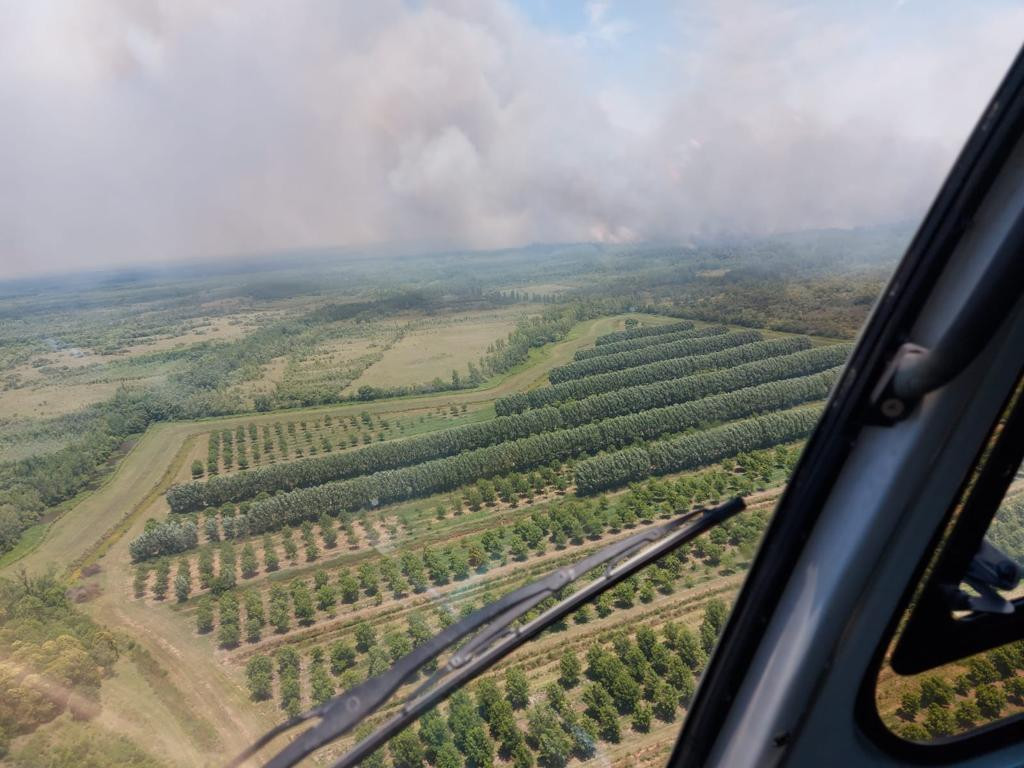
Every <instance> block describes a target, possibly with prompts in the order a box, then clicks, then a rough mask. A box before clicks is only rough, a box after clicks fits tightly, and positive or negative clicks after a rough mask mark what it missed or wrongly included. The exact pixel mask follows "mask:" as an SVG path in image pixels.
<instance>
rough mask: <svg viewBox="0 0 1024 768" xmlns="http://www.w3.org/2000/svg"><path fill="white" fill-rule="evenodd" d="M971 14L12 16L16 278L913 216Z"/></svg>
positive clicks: (505, 8)
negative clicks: (298, 254)
mask: <svg viewBox="0 0 1024 768" xmlns="http://www.w3.org/2000/svg"><path fill="white" fill-rule="evenodd" d="M1022 31H1024V6H1022V5H1021V4H1020V3H1011V2H996V1H993V2H985V3H982V2H976V1H975V0H962V1H961V2H953V1H952V0H929V1H928V2H925V1H924V0H895V1H892V0H887V1H886V2H879V1H877V0H860V1H857V2H848V3H838V2H836V3H832V2H816V1H812V0H805V1H804V2H793V1H791V0H757V1H754V0H751V1H750V2H739V1H738V0H703V1H700V0H693V1H692V2H682V1H680V2H667V1H666V0H631V1H627V0H591V1H590V2H582V1H581V2H572V1H571V0H518V1H514V0H436V2H435V1H432V0H374V2H362V1H361V0H330V1H329V0H288V1H287V2H281V0H219V1H216V2H215V1H213V0H32V1H31V2H25V0H0V277H12V276H20V275H28V274H34V273H42V272H72V271H78V270H82V269H91V268H95V267H106V266H112V265H128V264H133V265H134V264H159V263H165V262H173V261H176V260H180V259H203V258H213V257H218V258H219V257H223V256H225V255H232V254H245V253H253V252H267V251H274V250H279V249H296V248H306V247H323V246H335V245H337V246H352V247H362V246H366V247H370V246H379V245H384V244H387V245H391V246H394V247H398V248H408V249H416V250H429V249H438V248H459V249H487V248H496V247H509V246H516V245H523V244H528V243H534V242H580V241H599V242H611V243H629V242H641V241H647V240H659V241H664V240H671V241H679V242H686V241H688V240H690V239H692V238H695V237H713V236H715V235H719V234H762V233H772V232H780V231H792V230H798V229H805V228H817V227H851V226H870V225H876V224H889V223H895V222H906V221H908V220H909V221H914V220H916V219H918V218H919V217H920V216H921V215H922V214H923V212H924V211H925V210H926V208H927V206H928V204H929V203H930V202H931V199H932V197H933V196H934V194H935V191H936V189H937V187H938V185H939V184H940V183H941V181H942V179H943V177H944V175H945V173H946V172H947V170H948V168H949V166H950V164H951V163H952V161H953V160H954V158H955V156H956V153H957V151H958V150H959V148H960V146H961V145H962V143H963V141H964V139H965V138H966V136H967V135H968V133H969V131H970V129H971V127H972V126H973V124H974V122H975V121H976V119H977V116H978V114H979V113H980V111H981V110H982V109H983V107H984V105H985V103H986V102H987V101H988V99H989V98H990V97H991V94H992V92H993V90H994V89H995V87H996V85H997V84H998V82H999V79H1000V78H1001V77H1002V75H1003V73H1004V72H1005V70H1006V68H1007V66H1008V65H1009V63H1010V62H1011V60H1012V58H1013V57H1014V55H1016V53H1017V50H1018V49H1019V47H1020V45H1021V42H1022V37H1024V35H1022Z"/></svg>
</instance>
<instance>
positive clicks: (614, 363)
mask: <svg viewBox="0 0 1024 768" xmlns="http://www.w3.org/2000/svg"><path fill="white" fill-rule="evenodd" d="M761 339H762V336H761V334H760V333H759V332H758V331H737V332H735V333H724V334H721V335H720V336H704V337H701V338H697V339H683V340H682V341H674V342H671V343H669V344H658V345H656V346H653V347H647V348H646V349H637V350H634V351H632V352H619V353H617V354H614V355H604V356H603V357H593V358H590V359H589V360H577V361H576V362H573V363H566V364H565V365H559V366H556V367H554V368H552V369H551V371H550V372H549V373H548V380H549V381H550V382H551V383H552V384H559V383H561V382H563V381H568V380H569V379H579V378H582V377H584V376H593V375H594V374H596V373H607V372H609V371H618V370H621V369H623V368H635V367H637V366H638V365H647V364H648V363H656V362H658V361H659V360H671V359H672V358H676V357H689V356H690V355H706V354H709V353H711V352H718V351H720V350H723V349H727V348H729V347H738V346H741V345H743V344H752V343H754V342H755V341H761Z"/></svg>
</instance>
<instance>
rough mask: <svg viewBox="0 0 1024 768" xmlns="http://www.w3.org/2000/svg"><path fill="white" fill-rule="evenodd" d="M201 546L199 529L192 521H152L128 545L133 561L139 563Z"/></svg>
mask: <svg viewBox="0 0 1024 768" xmlns="http://www.w3.org/2000/svg"><path fill="white" fill-rule="evenodd" d="M198 544H199V529H198V528H197V527H196V524H195V523H194V522H192V521H191V520H174V519H169V520H166V521H165V522H162V523H158V522H156V521H153V520H150V521H149V522H148V523H147V524H146V529H145V530H144V531H143V532H142V533H141V534H139V536H137V537H136V538H134V539H132V541H131V542H130V543H129V545H128V551H129V552H130V553H131V556H132V560H134V561H135V562H139V561H141V560H148V559H149V558H152V557H159V556H160V555H169V554H174V553H176V552H184V551H186V550H189V549H193V548H194V547H196V546H197V545H198Z"/></svg>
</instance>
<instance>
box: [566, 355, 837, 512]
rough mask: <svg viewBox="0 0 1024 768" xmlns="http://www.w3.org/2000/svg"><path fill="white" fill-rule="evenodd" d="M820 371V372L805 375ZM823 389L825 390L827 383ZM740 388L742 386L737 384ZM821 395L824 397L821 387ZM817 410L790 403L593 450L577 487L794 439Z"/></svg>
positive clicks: (583, 490)
mask: <svg viewBox="0 0 1024 768" xmlns="http://www.w3.org/2000/svg"><path fill="white" fill-rule="evenodd" d="M821 376H822V375H821V374H818V376H815V377H808V378H819V377H821ZM794 381H797V382H800V381H802V380H801V379H796V380H794ZM825 390H826V391H827V387H825ZM744 391H746V390H740V392H744ZM819 391H820V390H819ZM819 397H824V393H823V394H821V395H820V396H819ZM820 413H821V409H820V408H818V407H817V406H809V407H802V408H793V409H791V410H786V411H781V412H779V413H769V414H767V415H765V416H756V417H753V418H749V419H745V420H743V421H738V422H735V423H733V424H725V425H723V426H721V427H715V428H713V429H708V430H705V431H703V432H698V433H696V434H691V435H683V436H681V437H676V438H673V439H670V440H661V441H658V442H653V443H650V444H648V445H645V446H637V447H634V448H626V449H625V450H621V451H612V452H609V453H606V454H602V455H600V456H595V457H594V458H592V459H588V460H586V461H581V462H580V463H578V464H577V465H576V467H575V479H576V492H577V493H580V494H588V493H595V492H597V491H601V490H605V489H607V488H615V487H617V486H620V485H625V484H627V483H630V482H633V481H636V480H641V479H643V478H645V477H650V476H651V475H663V474H667V473H669V472H679V471H682V470H686V469H693V468H694V467H699V466H701V465H704V464H710V463H711V462H714V461H718V460H720V459H722V458H724V457H726V456H732V455H734V454H736V453H738V452H739V451H748V450H753V449H757V448H766V447H768V446H771V445H775V444H777V443H785V442H789V441H792V440H798V439H800V438H803V437H806V436H807V435H808V434H810V432H811V430H812V429H814V426H815V424H817V422H818V417H819V416H820Z"/></svg>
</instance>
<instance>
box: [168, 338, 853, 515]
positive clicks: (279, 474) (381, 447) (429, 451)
mask: <svg viewBox="0 0 1024 768" xmlns="http://www.w3.org/2000/svg"><path fill="white" fill-rule="evenodd" d="M848 351H849V350H848V347H847V346H846V345H836V346H832V347H819V348H816V349H809V350H805V351H803V352H799V353H794V354H791V355H787V356H783V357H779V358H771V359H767V360H762V361H755V362H753V363H747V364H746V365H741V366H738V367H736V368H732V369H725V370H722V371H718V372H716V373H712V374H702V375H693V376H689V377H685V378H682V379H675V380H671V381H665V382H657V383H654V384H649V385H645V386H640V387H634V388H630V389H625V390H616V391H613V392H609V393H604V394H600V395H593V396H591V397H588V398H585V399H583V400H580V401H577V402H570V403H566V404H562V405H559V406H556V407H546V408H540V409H536V410H532V411H527V412H524V413H519V414H514V415H511V416H499V417H497V418H495V419H491V420H490V421H486V422H482V423H479V424H466V425H463V426H460V427H454V428H451V429H446V430H440V431H437V432H431V433H429V434H426V435H421V436H418V437H413V438H410V439H408V440H403V441H400V442H390V443H381V444H377V445H372V446H367V447H365V448H362V449H359V450H355V451H349V452H346V453H343V454H339V455H335V456H329V457H324V458H318V459H307V460H304V461H299V462H295V463H292V464H282V465H276V466H270V467H262V468H259V469H254V470H251V471H249V472H243V473H239V474H236V475H232V476H228V477H215V478H211V479H210V480H208V481H206V482H205V483H200V482H192V483H187V484H184V485H177V486H174V487H173V488H171V489H169V490H168V492H167V501H168V504H169V505H170V507H171V510H172V511H174V512H179V513H180V512H190V511H194V510H197V509H202V508H204V507H216V506H220V505H222V504H225V503H229V502H236V501H241V500H243V499H249V498H253V497H255V496H257V495H258V494H260V493H274V492H277V491H280V490H286V491H287V490H293V489H295V488H309V487H312V486H316V485H323V484H324V483H327V482H332V481H335V480H342V479H345V478H349V477H357V476H359V475H367V474H372V473H374V472H379V471H382V470H385V469H396V468H399V467H405V466H409V465H412V464H418V463H421V462H424V461H429V460H431V459H437V458H441V457H444V456H452V455H455V454H457V453H461V452H463V451H468V450H473V449H476V448H482V447H485V446H488V445H495V444H497V443H502V442H507V441H510V440H516V439H519V438H522V437H527V436H529V435H533V434H537V433H540V432H547V431H552V430H557V429H568V428H570V427H574V426H579V425H581V424H586V423H589V422H593V421H597V420H601V419H607V418H609V417H611V416H620V415H625V414H629V413H637V412H640V411H646V410H650V409H652V408H657V407H664V406H668V405H671V404H674V403H682V402H686V401H689V400H693V399H695V398H699V397H706V396H708V395H712V394H715V393H720V392H727V391H730V390H735V389H738V388H740V387H748V386H752V385H756V384H760V383H764V382H768V381H774V380H777V379H785V378H790V377H793V376H800V375H805V374H809V373H813V372H816V371H821V370H822V369H824V368H829V367H831V366H835V365H838V364H840V363H842V362H843V361H844V360H845V358H846V356H847V353H848Z"/></svg>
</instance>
